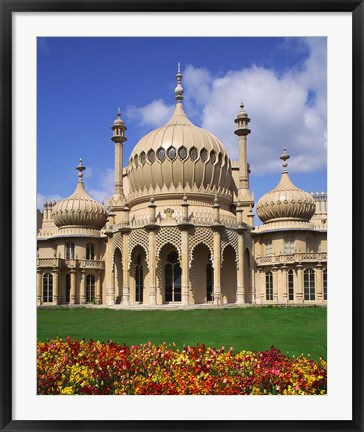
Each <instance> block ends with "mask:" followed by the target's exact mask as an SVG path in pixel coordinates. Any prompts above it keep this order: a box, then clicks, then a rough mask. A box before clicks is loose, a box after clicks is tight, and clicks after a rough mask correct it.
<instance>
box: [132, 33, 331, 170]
mask: <svg viewBox="0 0 364 432" xmlns="http://www.w3.org/2000/svg"><path fill="white" fill-rule="evenodd" d="M292 43H293V44H294V45H293V46H292ZM295 44H296V45H297V47H296V49H299V50H300V52H304V51H306V52H307V50H308V53H309V54H308V56H307V58H306V59H305V60H304V61H303V62H302V61H301V63H299V64H298V65H297V67H295V68H293V69H289V70H286V71H285V72H283V73H280V74H279V73H277V72H276V71H274V70H272V69H267V68H263V67H258V66H252V67H250V68H245V69H242V70H230V71H228V72H227V73H226V74H225V75H223V76H218V77H213V76H212V74H211V73H210V72H209V71H208V70H207V69H205V68H195V67H194V66H193V65H188V66H187V67H186V69H185V71H183V75H184V78H183V87H184V89H185V101H184V102H185V106H186V112H187V114H188V115H189V116H190V117H193V118H197V119H198V120H199V124H200V125H201V126H202V127H203V128H205V129H207V130H209V131H211V132H212V133H213V134H215V135H216V136H217V137H218V138H219V139H220V140H221V141H222V142H223V144H225V146H226V148H227V150H228V152H229V155H230V157H231V159H233V160H237V159H238V154H239V150H238V138H237V136H236V135H235V134H234V130H235V123H234V119H235V117H236V114H237V112H238V111H239V105H240V102H241V100H243V101H244V104H245V110H246V111H247V112H248V114H249V117H250V118H251V123H250V129H251V131H252V132H251V134H250V135H249V136H248V160H249V162H250V165H251V169H252V172H253V173H254V174H265V173H269V172H273V171H277V170H280V168H281V161H280V160H279V155H280V154H281V153H282V149H283V147H286V148H287V152H288V153H289V154H290V155H291V159H290V161H289V168H291V169H292V170H294V171H295V172H311V171H315V170H317V169H320V168H323V167H325V166H326V148H327V133H326V110H327V90H326V80H327V73H326V40H325V38H305V39H299V40H295V41H294V42H289V43H283V44H282V49H283V50H284V49H287V50H288V49H295ZM172 110H173V106H169V105H166V104H165V103H164V102H163V101H162V100H155V101H153V102H151V103H150V104H148V105H146V106H144V107H140V108H136V107H129V110H128V115H129V116H131V117H134V118H138V119H139V120H140V122H141V124H142V125H149V126H153V127H157V126H161V125H162V124H163V123H164V122H165V121H166V120H168V118H169V116H170V115H171V113H172Z"/></svg>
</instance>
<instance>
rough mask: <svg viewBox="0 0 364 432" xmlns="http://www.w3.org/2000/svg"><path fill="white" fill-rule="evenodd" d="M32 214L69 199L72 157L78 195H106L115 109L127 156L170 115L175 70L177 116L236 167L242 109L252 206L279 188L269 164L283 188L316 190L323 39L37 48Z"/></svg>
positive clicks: (136, 41)
mask: <svg viewBox="0 0 364 432" xmlns="http://www.w3.org/2000/svg"><path fill="white" fill-rule="evenodd" d="M37 51H38V53H37V103H38V106H37V162H38V166H37V192H38V196H37V205H38V208H40V209H41V208H42V205H43V202H44V200H47V199H60V198H64V197H66V196H69V195H70V194H71V193H72V192H73V190H74V188H75V184H76V182H77V173H76V170H75V169H74V168H75V166H76V165H77V164H78V160H79V158H80V157H82V159H83V161H84V165H85V166H86V167H87V169H86V171H85V177H84V180H85V184H86V189H87V191H88V192H89V194H90V195H91V196H93V197H94V198H95V199H98V200H105V201H106V197H107V196H111V194H112V190H113V166H114V159H113V155H114V148H113V143H112V141H111V140H110V137H111V129H110V126H111V125H112V123H113V121H114V119H115V118H116V112H117V108H118V107H119V106H120V108H121V113H122V118H123V120H124V122H125V124H126V126H127V128H128V129H127V131H126V136H127V138H128V140H127V142H126V143H125V144H124V165H125V163H126V161H127V160H128V156H129V155H130V153H131V151H132V149H133V147H134V146H135V145H136V143H137V142H138V141H139V139H140V138H141V137H142V136H143V135H145V134H146V133H148V132H149V131H150V130H152V129H154V128H156V127H158V126H161V125H162V124H164V123H165V122H166V121H167V120H168V118H169V116H170V114H171V112H172V111H173V108H174V105H175V100H174V88H175V85H176V79H175V75H176V69H177V63H178V62H181V68H182V73H183V75H184V78H183V87H184V89H185V94H184V96H185V99H184V106H185V111H186V113H187V115H188V117H189V118H190V119H191V120H192V121H193V122H194V123H195V124H197V125H198V126H201V127H204V128H206V129H208V130H209V131H211V132H212V133H214V134H215V135H216V136H217V137H218V138H219V139H220V140H221V141H222V142H223V144H225V146H226V147H227V149H228V152H229V154H230V157H231V159H232V160H236V159H237V158H238V144H237V142H238V141H237V137H236V136H235V135H234V126H235V124H234V118H235V116H236V113H237V112H238V111H239V105H240V102H241V100H243V101H244V104H245V110H246V111H247V112H248V114H249V116H250V118H251V123H250V125H251V131H252V132H251V134H250V135H249V137H248V160H249V162H250V165H251V170H252V175H251V190H252V191H254V193H255V197H256V201H257V200H258V198H260V197H261V196H262V195H263V194H264V193H265V192H267V191H269V190H270V189H272V188H273V187H274V186H275V185H276V184H277V183H278V181H279V178H280V172H281V166H280V164H281V161H280V160H279V156H280V154H281V153H282V148H283V147H286V148H287V152H288V153H289V154H290V155H291V159H290V160H289V161H288V163H289V165H288V171H289V173H290V176H291V179H292V180H293V182H294V183H295V184H296V185H297V186H298V187H301V188H303V189H305V190H307V191H308V192H321V191H326V189H327V186H326V181H327V171H326V150H327V142H326V139H327V138H326V136H327V133H326V111H327V92H326V84H327V83H326V81H327V72H326V39H325V38H186V37H185V38H144V37H138V38H127V37H125V38H66V37H62V38H55V37H52V38H38V49H37Z"/></svg>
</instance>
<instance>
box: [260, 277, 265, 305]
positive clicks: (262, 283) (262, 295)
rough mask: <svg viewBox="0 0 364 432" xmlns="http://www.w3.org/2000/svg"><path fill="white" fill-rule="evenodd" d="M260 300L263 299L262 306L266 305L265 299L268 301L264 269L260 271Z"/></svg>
mask: <svg viewBox="0 0 364 432" xmlns="http://www.w3.org/2000/svg"><path fill="white" fill-rule="evenodd" d="M260 272H261V273H260V298H261V304H264V303H265V299H266V293H265V291H266V280H265V278H266V276H265V271H264V270H263V269H260Z"/></svg>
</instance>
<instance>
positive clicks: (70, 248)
mask: <svg viewBox="0 0 364 432" xmlns="http://www.w3.org/2000/svg"><path fill="white" fill-rule="evenodd" d="M74 258H75V244H74V243H67V245H66V259H74Z"/></svg>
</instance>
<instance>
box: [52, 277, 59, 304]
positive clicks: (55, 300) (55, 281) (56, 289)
mask: <svg viewBox="0 0 364 432" xmlns="http://www.w3.org/2000/svg"><path fill="white" fill-rule="evenodd" d="M58 294H59V273H58V269H53V304H54V305H58Z"/></svg>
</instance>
